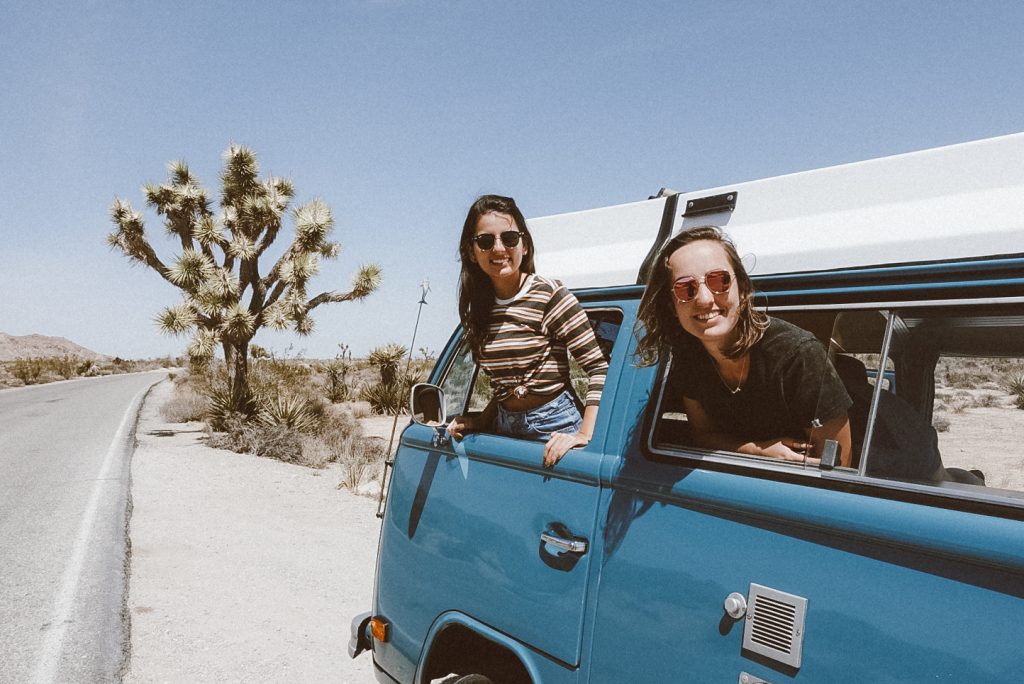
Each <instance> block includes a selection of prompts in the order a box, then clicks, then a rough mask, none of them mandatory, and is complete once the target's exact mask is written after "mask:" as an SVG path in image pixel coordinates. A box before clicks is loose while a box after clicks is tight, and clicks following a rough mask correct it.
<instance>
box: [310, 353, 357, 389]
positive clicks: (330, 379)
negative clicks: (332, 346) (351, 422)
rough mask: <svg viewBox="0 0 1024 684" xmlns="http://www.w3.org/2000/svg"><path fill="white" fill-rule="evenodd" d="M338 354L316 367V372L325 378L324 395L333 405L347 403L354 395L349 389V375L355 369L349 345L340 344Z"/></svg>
mask: <svg viewBox="0 0 1024 684" xmlns="http://www.w3.org/2000/svg"><path fill="white" fill-rule="evenodd" d="M338 347H339V348H340V351H339V352H338V354H337V355H336V356H335V357H334V358H333V359H331V360H330V361H327V362H325V363H322V364H320V365H319V366H317V367H316V370H317V371H318V372H319V373H320V374H321V375H323V377H324V394H325V395H326V396H327V399H328V400H329V401H330V402H332V403H335V404H336V403H338V402H340V401H346V400H347V399H349V397H350V396H351V395H352V390H351V389H350V387H349V378H348V376H349V373H351V372H352V371H353V370H354V369H355V364H354V363H353V362H352V351H351V350H350V349H349V347H348V345H347V344H339V345H338Z"/></svg>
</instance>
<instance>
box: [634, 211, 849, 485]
mask: <svg viewBox="0 0 1024 684" xmlns="http://www.w3.org/2000/svg"><path fill="white" fill-rule="evenodd" d="M753 296H754V286H753V284H752V283H751V281H750V277H749V276H748V275H747V272H746V270H745V269H744V267H743V262H742V261H741V260H740V258H739V255H738V254H737V252H736V247H735V245H733V243H732V241H731V240H729V238H728V237H726V236H725V235H724V234H723V233H722V232H721V231H720V230H719V229H718V228H716V227H714V226H701V227H697V228H691V229H688V230H685V231H682V232H681V233H679V234H678V235H676V236H675V237H674V238H672V239H671V240H669V241H668V242H667V243H666V244H665V245H664V246H663V247H662V248H661V250H660V251H659V253H658V257H657V260H656V262H655V265H654V268H653V269H652V272H651V277H650V282H649V283H648V284H647V289H646V291H645V292H644V295H643V298H642V299H641V301H640V310H639V312H638V314H637V324H638V331H637V332H638V337H639V338H640V339H639V343H638V345H637V357H638V359H639V361H640V363H641V364H644V365H650V364H652V363H655V362H657V361H658V359H659V358H660V357H661V355H662V354H664V353H666V352H668V351H671V352H672V369H671V371H670V373H669V378H668V381H667V382H668V386H667V387H666V390H665V391H666V393H670V394H672V393H677V394H679V395H681V396H682V399H683V405H684V406H685V410H686V415H687V420H688V422H689V424H690V428H691V433H692V435H693V439H694V441H695V443H696V446H700V447H703V448H708V449H722V450H728V451H735V452H739V453H743V454H749V455H752V456H763V457H767V458H777V459H781V460H785V461H801V462H808V463H817V462H818V461H819V460H820V458H821V453H822V448H823V447H824V444H825V440H826V439H833V440H836V441H837V442H838V443H839V446H840V463H841V464H842V465H844V466H848V465H850V462H851V458H852V454H851V449H850V441H851V440H850V421H849V419H848V417H847V410H848V409H849V407H850V405H851V401H850V397H849V395H848V394H847V393H846V390H845V389H844V388H843V385H842V382H841V381H840V380H839V377H838V375H837V374H836V372H835V369H834V368H833V367H832V365H831V363H829V361H828V354H827V350H826V349H825V347H824V346H823V345H822V344H821V343H820V342H819V341H818V340H817V338H815V337H814V335H812V334H811V333H809V332H807V331H806V330H803V329H802V328H798V327H797V326H795V325H792V324H791V323H788V322H786V321H783V320H781V319H778V318H770V317H769V316H767V315H766V314H764V313H763V312H761V311H758V310H757V309H755V308H754V306H753ZM640 326H642V329H640Z"/></svg>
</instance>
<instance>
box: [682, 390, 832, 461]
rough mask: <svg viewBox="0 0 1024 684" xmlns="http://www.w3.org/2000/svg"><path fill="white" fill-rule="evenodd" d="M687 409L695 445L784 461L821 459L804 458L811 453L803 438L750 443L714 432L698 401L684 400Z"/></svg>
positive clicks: (809, 446)
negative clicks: (807, 453)
mask: <svg viewBox="0 0 1024 684" xmlns="http://www.w3.org/2000/svg"><path fill="white" fill-rule="evenodd" d="M683 405H684V406H685V407H686V419H687V420H688V421H689V423H690V429H691V434H692V435H693V441H694V443H695V444H696V446H699V447H703V448H705V449H720V450H722V451H735V452H738V453H741V454H747V455H748V456H763V457H766V458H777V459H779V460H782V461H796V462H799V463H811V464H817V463H818V462H819V459H817V458H809V457H808V456H806V455H805V453H806V452H809V451H810V450H811V443H810V442H808V441H806V440H804V439H803V438H791V437H778V438H775V439H765V440H759V441H747V440H743V439H739V438H738V437H734V436H733V435H730V434H729V433H727V432H721V431H719V430H716V429H715V425H714V423H713V422H712V421H711V417H710V416H709V415H708V414H707V412H706V411H705V410H704V407H703V406H702V405H701V403H700V402H699V401H697V400H696V399H690V398H689V397H683Z"/></svg>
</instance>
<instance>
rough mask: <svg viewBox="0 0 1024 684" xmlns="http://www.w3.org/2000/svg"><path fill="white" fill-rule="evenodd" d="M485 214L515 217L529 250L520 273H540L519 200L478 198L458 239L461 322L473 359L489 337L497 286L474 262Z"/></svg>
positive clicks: (514, 219)
mask: <svg viewBox="0 0 1024 684" xmlns="http://www.w3.org/2000/svg"><path fill="white" fill-rule="evenodd" d="M485 214H507V215H508V216H511V217H512V221H513V222H514V223H515V224H516V230H518V231H519V232H520V233H522V234H523V237H522V239H523V246H524V247H525V249H526V254H524V255H523V263H522V265H521V266H520V267H519V270H520V271H521V272H523V273H536V270H537V269H536V267H535V266H534V265H533V252H534V250H533V237H532V236H531V235H530V229H529V228H527V227H526V219H525V218H523V212H521V211H519V207H517V206H516V201H515V200H514V199H512V198H511V197H503V196H501V195H482V196H480V197H478V198H477V199H476V201H475V202H473V204H472V205H471V206H470V207H469V213H467V214H466V221H465V223H463V224H462V237H460V238H459V260H460V261H461V262H462V272H461V273H460V274H459V320H460V321H462V327H463V328H464V329H465V331H466V340H467V341H468V342H469V348H470V350H472V352H473V359H474V360H479V358H480V351H481V349H482V348H483V345H484V341H485V338H486V336H487V322H488V319H489V318H490V316H491V308H492V307H493V306H494V285H493V284H492V283H491V279H490V278H488V277H487V274H486V273H484V272H483V269H481V268H480V266H479V265H478V264H477V263H476V262H474V261H473V259H472V256H473V237H474V236H475V235H476V226H477V221H479V220H480V217H481V216H483V215H485Z"/></svg>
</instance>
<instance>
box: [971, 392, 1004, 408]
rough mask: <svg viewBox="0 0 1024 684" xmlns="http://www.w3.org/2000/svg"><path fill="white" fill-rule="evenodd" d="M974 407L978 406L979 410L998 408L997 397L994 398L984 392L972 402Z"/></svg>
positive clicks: (992, 395) (993, 395)
mask: <svg viewBox="0 0 1024 684" xmlns="http://www.w3.org/2000/svg"><path fill="white" fill-rule="evenodd" d="M974 405H975V406H979V407H981V408H991V407H993V406H998V405H999V397H998V396H996V395H995V394H991V393H989V392H985V393H984V394H979V395H978V397H977V399H975V401H974Z"/></svg>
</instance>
